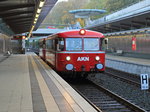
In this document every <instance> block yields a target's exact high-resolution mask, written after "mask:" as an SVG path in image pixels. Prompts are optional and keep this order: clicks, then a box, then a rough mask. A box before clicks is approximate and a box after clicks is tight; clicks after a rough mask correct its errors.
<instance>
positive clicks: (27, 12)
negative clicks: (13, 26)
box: [0, 11, 34, 18]
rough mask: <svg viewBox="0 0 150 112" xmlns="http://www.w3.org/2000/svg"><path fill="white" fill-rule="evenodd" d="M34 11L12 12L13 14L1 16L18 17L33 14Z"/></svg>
mask: <svg viewBox="0 0 150 112" xmlns="http://www.w3.org/2000/svg"><path fill="white" fill-rule="evenodd" d="M33 13H34V12H33V11H19V12H17V11H16V12H12V13H4V14H0V16H2V17H4V18H5V17H6V18H7V17H12V16H17V15H22V14H33Z"/></svg>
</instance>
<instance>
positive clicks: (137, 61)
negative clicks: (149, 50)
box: [106, 55, 150, 66]
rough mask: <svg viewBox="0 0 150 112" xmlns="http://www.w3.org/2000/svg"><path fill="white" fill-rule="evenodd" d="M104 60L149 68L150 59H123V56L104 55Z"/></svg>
mask: <svg viewBox="0 0 150 112" xmlns="http://www.w3.org/2000/svg"><path fill="white" fill-rule="evenodd" d="M106 59H112V60H117V61H123V62H127V63H134V64H139V65H147V66H150V59H141V58H132V57H124V56H114V55H106Z"/></svg>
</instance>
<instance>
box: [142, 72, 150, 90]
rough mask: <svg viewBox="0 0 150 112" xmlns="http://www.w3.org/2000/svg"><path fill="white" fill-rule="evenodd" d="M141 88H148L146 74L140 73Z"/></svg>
mask: <svg viewBox="0 0 150 112" xmlns="http://www.w3.org/2000/svg"><path fill="white" fill-rule="evenodd" d="M140 76H141V90H146V89H149V80H148V74H141V75H140Z"/></svg>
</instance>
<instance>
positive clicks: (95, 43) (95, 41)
mask: <svg viewBox="0 0 150 112" xmlns="http://www.w3.org/2000/svg"><path fill="white" fill-rule="evenodd" d="M99 44H100V43H99V38H84V50H86V51H87V50H88V51H89V50H90V51H97V50H99Z"/></svg>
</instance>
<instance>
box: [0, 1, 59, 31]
mask: <svg viewBox="0 0 150 112" xmlns="http://www.w3.org/2000/svg"><path fill="white" fill-rule="evenodd" d="M40 1H44V0H0V18H1V19H2V21H4V23H5V24H6V25H7V26H8V27H9V29H11V30H12V31H13V32H14V33H15V34H20V33H24V32H29V31H30V29H31V27H32V25H33V22H34V18H35V14H36V12H37V8H38V6H39V3H40ZM56 2H57V0H45V3H44V6H43V8H42V11H41V13H40V16H39V18H38V20H37V23H36V24H35V27H34V30H36V29H37V28H38V27H39V25H40V24H41V22H42V21H43V20H44V18H45V17H46V15H47V14H48V13H49V11H50V10H51V9H52V7H53V6H54V5H55V3H56Z"/></svg>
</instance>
